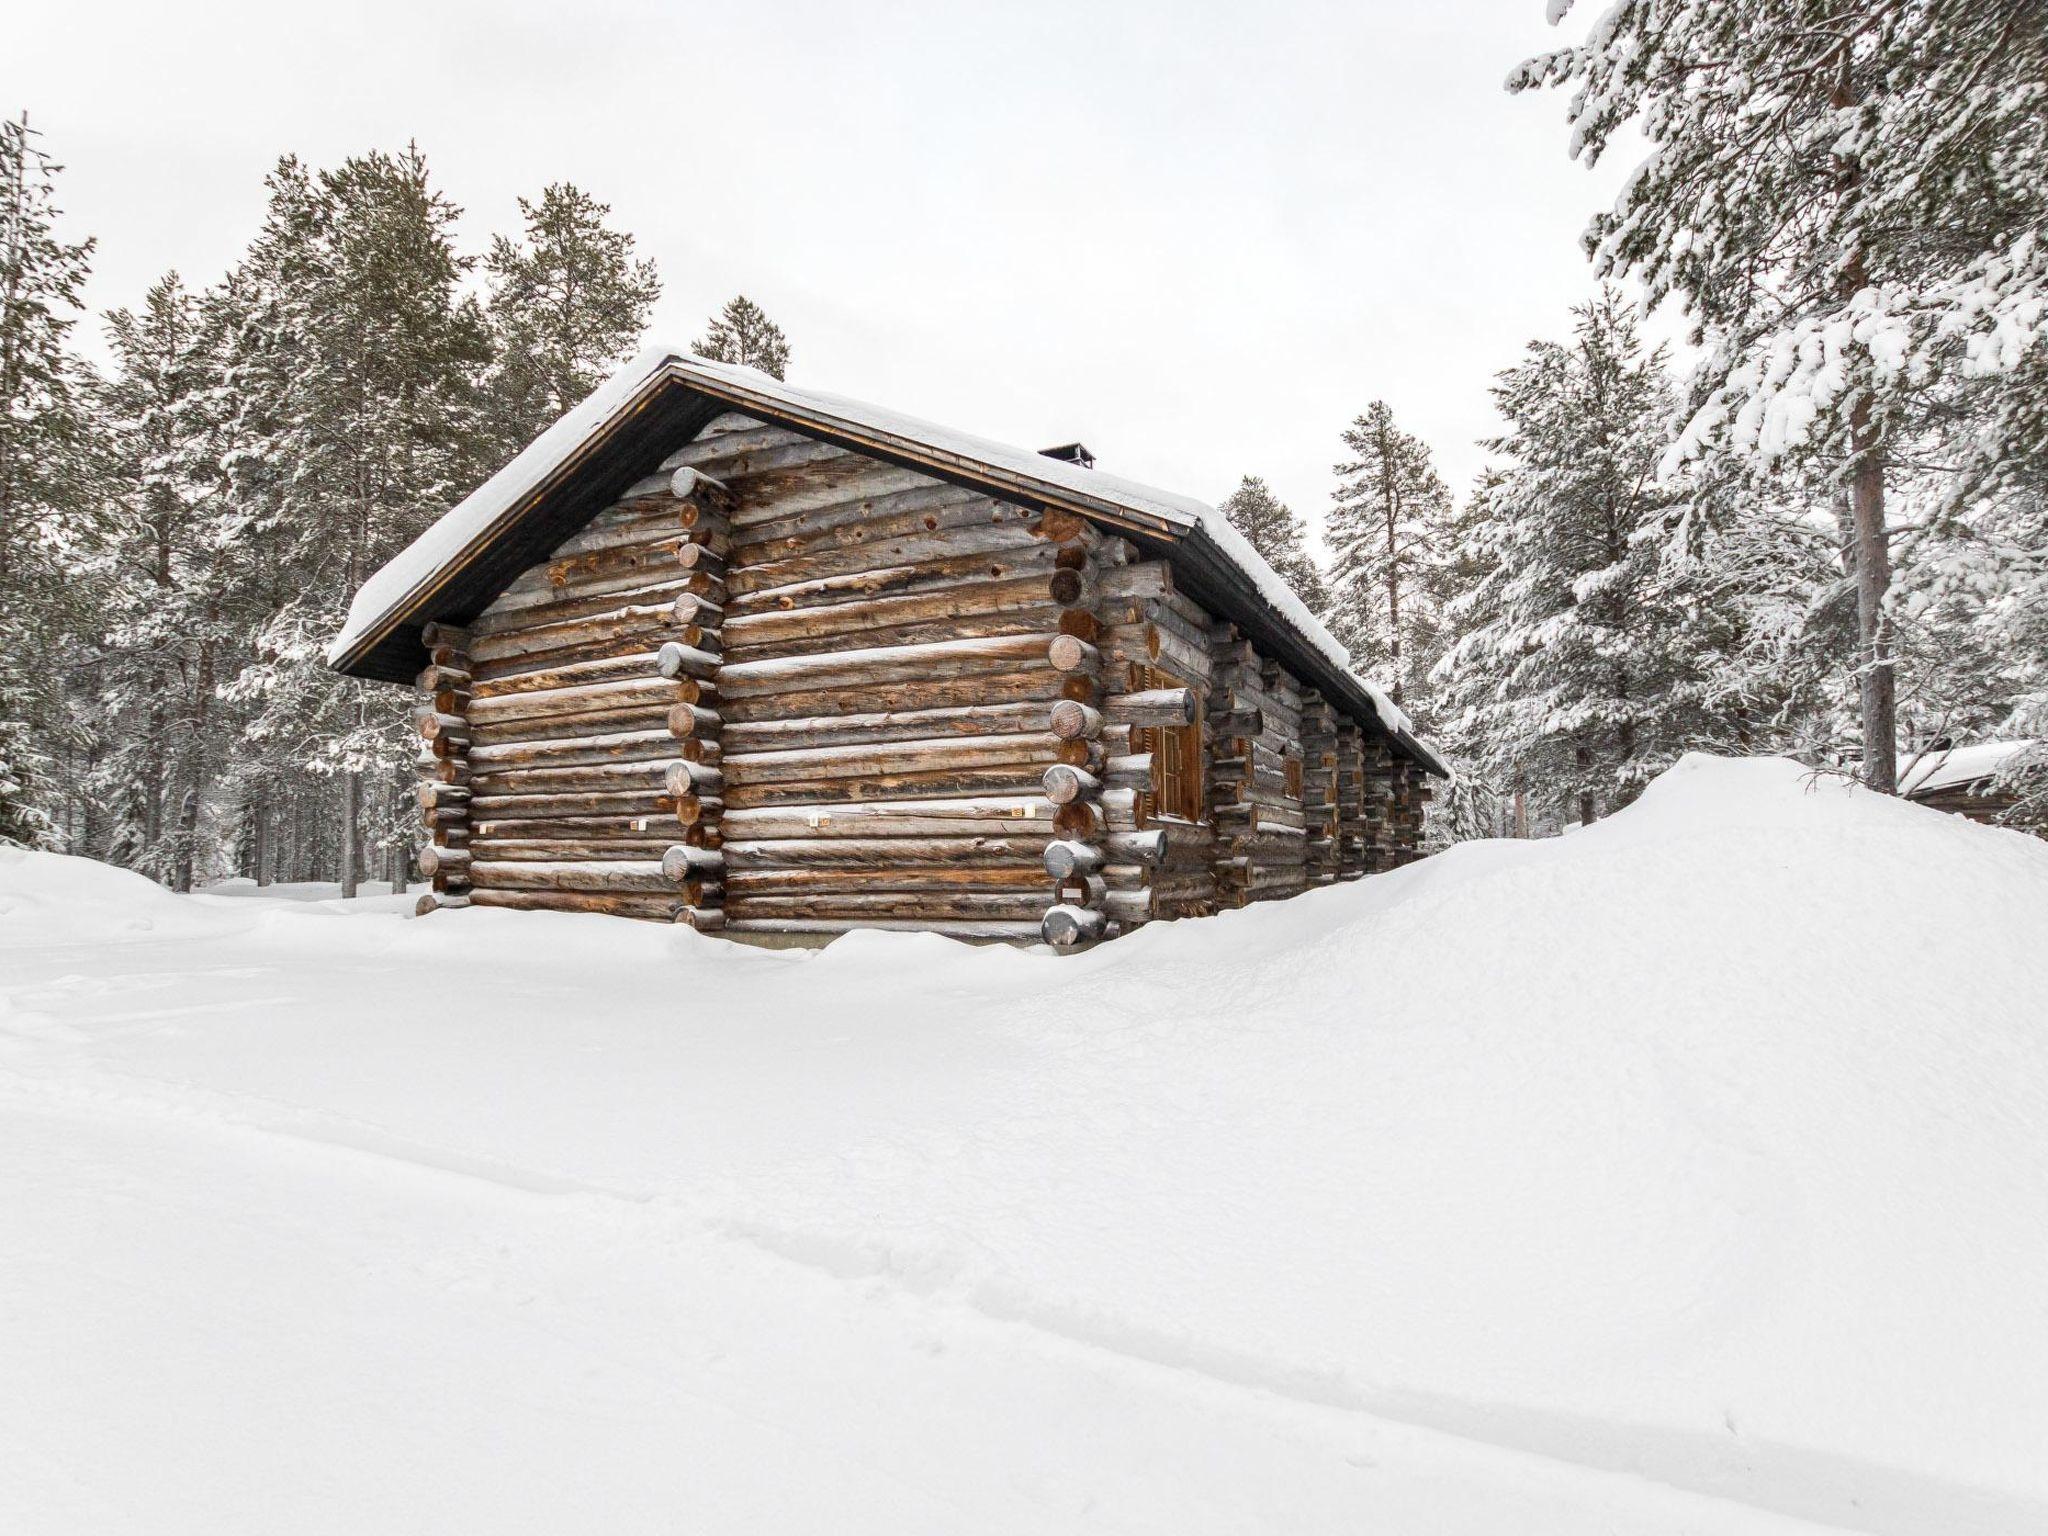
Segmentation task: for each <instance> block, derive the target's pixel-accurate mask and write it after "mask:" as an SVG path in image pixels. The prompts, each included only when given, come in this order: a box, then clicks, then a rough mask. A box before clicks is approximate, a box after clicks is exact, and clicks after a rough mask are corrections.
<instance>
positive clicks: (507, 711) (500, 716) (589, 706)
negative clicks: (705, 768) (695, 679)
mask: <svg viewBox="0 0 2048 1536" xmlns="http://www.w3.org/2000/svg"><path fill="white" fill-rule="evenodd" d="M680 686H681V685H679V684H677V683H675V682H673V681H671V680H670V679H668V678H665V677H647V678H640V679H621V680H619V681H616V682H608V683H583V684H578V685H574V686H570V687H564V688H544V689H536V690H534V691H532V692H524V693H510V694H504V695H501V696H499V697H496V698H489V699H478V700H476V701H475V702H474V703H472V704H471V705H470V709H469V721H470V723H471V724H472V725H475V726H479V727H481V726H487V725H494V724H498V723H501V722H504V721H509V720H545V719H549V718H554V717H560V716H564V715H589V714H603V713H607V712H611V711H616V710H622V709H631V708H636V707H646V708H650V709H652V708H655V707H657V706H658V707H660V708H664V709H665V708H667V707H668V706H669V705H671V704H674V703H676V702H678V700H679V698H680V695H679V693H678V689H679V687H680Z"/></svg>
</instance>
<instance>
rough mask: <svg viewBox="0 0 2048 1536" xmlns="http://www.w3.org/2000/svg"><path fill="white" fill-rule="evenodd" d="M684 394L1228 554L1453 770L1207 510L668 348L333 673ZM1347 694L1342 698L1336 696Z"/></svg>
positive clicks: (433, 561)
mask: <svg viewBox="0 0 2048 1536" xmlns="http://www.w3.org/2000/svg"><path fill="white" fill-rule="evenodd" d="M673 385H681V386H683V387H685V388H687V389H689V390H693V391H696V392H698V393H699V394H702V395H708V396H710V397H712V398H713V399H715V400H718V401H720V402H723V403H725V404H727V405H729V406H731V407H733V408H735V409H738V410H742V411H748V412H750V413H753V414H758V415H764V416H766V417H768V418H770V419H775V420H779V421H784V422H787V423H790V424H792V425H797V426H807V427H811V428H815V429H819V430H822V431H825V432H828V433H831V434H833V435H834V436H837V437H840V438H843V439H845V440H847V441H848V442H849V443H852V444H855V445H860V446H868V447H873V448H877V449H879V450H881V451H883V452H885V453H893V454H896V455H900V456H902V457H905V458H907V459H909V460H912V461H914V462H919V463H925V464H929V465H931V466H932V467H933V468H934V469H937V470H942V471H947V470H949V471H951V472H953V473H956V474H964V475H966V476H968V477H969V478H971V479H973V480H976V481H979V482H981V483H984V484H987V485H989V486H990V487H991V488H992V489H995V490H997V491H1004V490H1013V491H1016V492H1019V493H1021V494H1023V495H1025V496H1028V497H1030V498H1032V499H1034V500H1040V501H1048V502H1052V503H1056V504H1059V505H1062V506H1065V507H1068V508H1070V509H1072V510H1074V511H1077V512H1081V513H1083V514H1084V515H1092V516H1094V517H1096V518H1098V519H1106V520H1108V521H1110V522H1113V523H1117V524H1121V525H1124V526H1127V527H1131V528H1133V529H1134V530H1135V531H1138V532H1141V533H1149V534H1151V535H1153V536H1154V537H1159V538H1163V539H1167V540H1170V541H1172V542H1174V543H1175V544H1176V545H1182V544H1187V543H1193V544H1196V545H1197V546H1200V547H1203V548H1204V549H1205V551H1206V552H1211V553H1213V554H1214V555H1215V556H1216V557H1217V562H1218V564H1219V565H1220V566H1221V568H1222V574H1223V575H1224V577H1225V578H1226V579H1229V578H1234V580H1232V581H1231V583H1230V584H1232V585H1234V586H1237V587H1239V588H1240V589H1242V590H1243V591H1244V592H1245V593H1246V594H1247V595H1248V596H1250V597H1251V598H1253V599H1255V600H1256V601H1257V602H1258V603H1259V604H1260V605H1262V606H1263V607H1264V608H1265V609H1266V610H1267V611H1268V614H1269V615H1270V616H1271V617H1272V618H1273V619H1275V620H1277V621H1278V623H1279V624H1280V625H1281V626H1282V627H1284V628H1285V629H1286V630H1287V631H1289V632H1291V634H1292V635H1293V636H1294V637H1295V639H1296V640H1298V641H1299V642H1300V644H1301V645H1302V646H1303V647H1304V648H1305V649H1306V650H1308V651H1309V652H1312V653H1313V654H1314V655H1315V656H1316V657H1317V658H1318V659H1319V660H1320V661H1321V662H1322V663H1323V664H1324V665H1325V666H1326V667H1327V669H1328V672H1327V674H1326V675H1325V676H1323V677H1317V678H1313V679H1310V681H1311V682H1312V683H1313V684H1314V685H1316V686H1320V687H1323V688H1324V690H1325V692H1332V691H1341V685H1347V684H1348V685H1349V688H1350V690H1352V691H1354V692H1355V693H1356V694H1357V695H1359V696H1360V697H1361V698H1362V699H1363V700H1365V701H1369V702H1370V705H1371V707H1372V709H1373V710H1374V712H1375V713H1376V714H1377V716H1378V718H1379V720H1380V722H1381V724H1383V725H1384V726H1385V727H1386V730H1387V732H1388V734H1389V735H1390V736H1392V737H1393V738H1394V739H1395V740H1396V741H1398V742H1399V743H1400V744H1401V745H1402V747H1403V748H1405V749H1406V750H1407V751H1408V752H1409V753H1410V755H1412V756H1413V757H1414V758H1415V759H1416V760H1417V761H1418V762H1420V763H1421V764H1422V766H1423V767H1425V768H1427V769H1429V770H1430V771H1431V772H1435V773H1439V774H1444V775H1446V776H1448V774H1449V773H1450V769H1449V767H1448V765H1447V764H1446V763H1445V762H1444V760H1443V759H1442V757H1441V756H1439V755H1438V753H1437V752H1436V751H1435V749H1434V748H1433V747H1431V746H1430V745H1429V744H1428V743H1426V742H1424V741H1422V740H1421V739H1420V738H1419V737H1417V736H1416V735H1415V725H1414V722H1413V721H1412V720H1410V719H1409V718H1408V716H1407V715H1406V714H1405V713H1404V712H1403V711H1402V710H1401V708H1400V707H1399V706H1398V705H1397V704H1395V703H1394V702H1393V700H1392V699H1391V698H1389V697H1388V696H1387V694H1386V692H1385V691H1384V690H1383V689H1381V688H1380V687H1379V686H1378V685H1377V684H1375V683H1373V682H1371V681H1369V680H1368V679H1366V678H1363V677H1360V676H1359V675H1358V674H1357V673H1356V672H1355V671H1353V670H1352V668H1351V664H1350V656H1349V654H1348V653H1347V652H1346V650H1345V648H1344V647H1343V646H1342V645H1341V644H1340V643H1339V642H1338V641H1337V639H1336V637H1335V636H1333V635H1332V634H1331V633H1330V632H1329V630H1328V629H1326V628H1325V627H1324V626H1323V624H1322V623H1321V622H1320V621H1319V620H1318V619H1317V618H1316V617H1315V615H1314V614H1313V613H1311V612H1310V611H1309V609H1308V606H1307V604H1305V603H1304V602H1302V600H1301V598H1300V597H1299V596H1298V595H1296V593H1295V592H1294V590H1293V589H1292V588H1291V587H1289V586H1288V585H1287V583H1286V582H1285V581H1284V580H1282V579H1281V577H1280V576H1279V574H1278V573H1277V572H1275V571H1274V570H1273V568H1272V567H1271V566H1270V565H1268V564H1267V563H1266V561H1265V559H1264V558H1263V557H1262V556H1261V555H1260V554H1259V552H1258V551H1257V550H1255V549H1254V548H1252V546H1251V543H1250V542H1249V541H1248V540H1247V539H1246V538H1245V537H1244V535H1243V534H1241V533H1239V532H1238V531H1237V529H1235V528H1234V527H1232V526H1231V525H1230V522H1229V520H1228V519H1226V518H1225V517H1224V516H1223V514H1222V513H1221V512H1219V511H1217V510H1216V508H1214V507H1212V506H1210V505H1208V504H1207V503H1206V502H1201V501H1196V500H1194V499H1193V498H1192V497H1188V496H1181V495H1178V494H1176V493H1174V492H1171V491H1163V490H1159V489H1157V488H1155V487H1153V486H1148V485H1142V484H1140V483H1138V482H1137V481H1135V480H1126V479H1124V478H1123V477H1121V476H1119V475H1112V474H1107V473H1105V472H1104V471H1102V470H1099V469H1091V468H1088V467H1086V466H1084V465H1081V464H1077V463H1072V462H1069V461H1066V460H1062V459H1054V458H1048V457H1046V456H1045V455H1044V454H1042V453H1039V452H1037V451H1035V450H1032V449H1028V448H1018V447H1014V446H1012V445H1010V444H1007V443H998V442H994V441H992V440H990V439H988V438H984V437H977V436H975V435H974V434H972V433H968V432H961V431H957V430H955V429H954V428H951V427H945V426H940V425H938V424H937V423H934V422H928V421H922V420H919V419H918V418H916V417H912V416H906V415H903V414H901V413H900V412H896V411H892V410H888V409H886V408H884V407H881V406H876V405H870V404H868V403H866V402H864V401H859V400H851V399H848V398H846V397H845V396H843V395H835V394H829V393H826V392H824V391H821V390H815V389H799V388H797V387H796V386H794V385H790V384H786V383H784V382H782V381H781V380H779V379H774V378H771V377H769V376H768V375H767V374H764V373H762V372H760V371H759V370H757V369H753V368H746V367H741V366H737V365H734V364H728V363H714V362H709V361H707V360H706V359H704V358H701V357H697V356H695V355H694V354H692V353H691V352H690V351H689V350H688V349H687V348H684V347H674V346H668V345H657V346H652V347H648V348H646V349H645V350H644V351H642V352H641V353H640V354H639V355H638V356H637V357H635V358H634V359H633V360H632V361H631V362H629V363H627V364H626V365H625V366H624V367H623V368H621V369H620V370H619V371H618V372H617V373H615V374H613V375H612V377H611V378H609V379H607V380H606V381H605V382H604V383H603V384H601V385H600V386H599V387H598V388H597V389H596V390H594V391H593V392H592V393H591V395H590V396H589V398H587V399H586V400H584V401H583V402H582V403H581V404H580V405H578V406H576V407H575V408H574V409H572V410H571V411H569V412H568V414H566V415H565V416H563V417H562V418H561V420H559V421H557V422H556V423H555V424H554V425H553V426H551V427H549V428H548V429H547V431H545V432H543V433H542V434H541V435H540V436H539V437H537V438H535V439H534V440H533V442H532V443H530V444H528V445H527V447H526V448H525V449H524V450H523V451H522V452H521V453H519V454H518V456H517V457H515V458H514V459H513V460H512V461H511V462H510V463H509V464H507V465H506V466H505V467H504V468H503V469H501V470H499V471H498V472H497V473H496V474H495V475H493V476H491V478H490V479H488V480H486V481H485V482H484V483H483V484H482V485H481V486H479V487H478V488H477V489H476V490H475V491H474V492H472V493H471V494H470V495H469V496H468V497H466V498H465V499H464V500H463V501H462V502H461V503H460V504H458V505H457V506H456V507H454V508H453V509H452V510H451V511H449V512H448V513H447V515H445V516H444V517H442V518H441V519H440V520H439V521H438V522H436V523H435V524H434V525H433V526H432V527H431V528H429V529H427V531H426V532H425V533H423V534H421V535H420V537H419V538H417V539H415V540H414V541H413V542H412V543H411V544H410V545H408V546H407V547H406V548H405V549H404V550H402V551H400V552H399V554H398V555H397V556H395V557H394V558H393V559H392V560H391V561H390V563H388V564H387V565H385V566H384V567H383V568H382V569H381V570H379V571H378V572H377V573H376V574H375V575H373V576H371V577H370V579H369V580H368V581H366V582H364V583H363V585H362V587H361V589H360V590H359V591H358V592H357V593H356V595H355V599H354V601H353V602H352V603H351V605H350V607H349V613H348V619H347V622H346V623H345V624H344V625H343V626H342V630H341V633H340V634H339V635H337V636H336V637H335V640H334V642H333V644H332V645H331V646H329V647H328V652H327V658H328V662H329V664H330V665H333V666H335V667H337V668H340V669H342V670H351V669H352V668H353V667H354V666H355V665H356V664H358V663H360V662H361V661H362V659H363V657H364V655H365V653H366V652H367V651H368V650H369V649H370V648H371V647H372V646H373V645H375V644H376V643H377V642H378V641H379V640H381V639H382V638H384V637H385V636H388V635H389V634H390V633H391V632H392V630H393V629H394V628H395V627H396V626H397V625H398V624H400V623H403V622H405V621H407V620H409V619H410V620H420V619H423V618H426V617H432V616H433V615H431V614H427V613H424V612H423V606H424V605H426V604H428V603H429V602H430V601H431V599H432V598H433V596H434V594H435V592H436V591H437V590H438V589H439V588H440V587H442V586H443V585H444V584H445V578H446V576H447V574H448V572H449V571H450V570H451V568H453V567H456V566H458V565H460V564H461V563H462V562H464V561H465V560H467V559H468V558H470V556H471V555H472V554H474V552H475V551H477V550H478V549H479V548H481V547H484V546H486V545H488V544H490V543H491V542H492V541H493V540H494V539H495V538H496V537H498V536H499V535H500V534H502V533H504V532H506V531H508V530H509V529H510V528H512V527H513V526H514V525H515V524H516V523H517V522H518V521H519V519H520V518H521V516H522V515H523V514H524V513H525V512H527V511H528V510H530V509H531V507H532V506H533V505H534V503H535V501H536V499H537V498H538V497H539V496H540V494H541V493H543V492H545V491H546V490H547V488H548V487H549V486H550V484H551V483H552V482H553V481H554V480H555V479H556V477H557V475H558V473H559V472H560V471H561V470H562V469H563V468H564V466H566V465H568V464H570V463H571V462H573V461H574V460H575V459H577V457H578V456H579V455H581V454H583V453H585V452H586V451H587V450H588V449H589V448H590V446H591V445H592V444H593V443H595V442H597V441H600V440H602V439H603V438H605V437H606V436H607V435H608V434H610V433H611V432H612V431H613V430H614V429H616V428H618V427H619V426H621V425H622V424H623V423H625V422H626V421H627V420H629V419H630V418H632V417H633V416H634V415H636V414H637V413H639V412H640V411H642V410H644V409H645V408H646V406H647V405H648V403H649V401H650V400H651V399H652V398H653V397H654V395H655V394H656V393H657V392H658V391H660V390H661V389H662V388H663V387H665V386H673ZM669 446H670V447H673V446H674V445H673V444H670V445H669ZM1228 616H1229V617H1231V618H1239V619H1241V618H1242V617H1243V615H1241V614H1236V613H1233V614H1230V615H1228ZM1333 683H1335V684H1337V685H1339V687H1338V688H1337V689H1334V690H1333V688H1332V684H1333Z"/></svg>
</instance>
